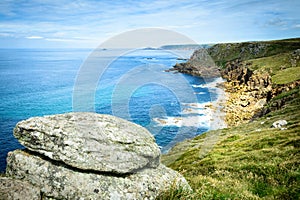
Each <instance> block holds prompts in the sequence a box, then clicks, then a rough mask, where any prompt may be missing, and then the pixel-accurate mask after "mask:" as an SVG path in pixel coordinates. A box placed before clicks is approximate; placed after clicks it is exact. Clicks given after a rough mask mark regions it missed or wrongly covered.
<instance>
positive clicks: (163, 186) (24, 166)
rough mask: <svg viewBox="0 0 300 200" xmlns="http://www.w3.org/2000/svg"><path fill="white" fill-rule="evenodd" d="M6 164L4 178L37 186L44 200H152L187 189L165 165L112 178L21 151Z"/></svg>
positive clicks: (9, 158) (182, 179) (109, 175)
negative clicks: (180, 188)
mask: <svg viewBox="0 0 300 200" xmlns="http://www.w3.org/2000/svg"><path fill="white" fill-rule="evenodd" d="M7 161H8V165H7V171H6V173H7V175H8V176H11V177H14V178H16V179H21V180H25V181H28V182H30V183H31V184H33V185H37V186H39V187H40V188H41V192H42V194H43V199H48V198H53V199H102V200H105V199H114V200H115V199H116V200H117V199H120V200H121V199H124V200H128V199H155V197H157V196H158V195H159V194H160V193H162V192H163V191H165V190H167V189H169V188H170V187H174V186H182V187H183V188H187V189H190V187H189V185H188V183H187V182H186V180H185V179H184V178H183V177H182V176H181V175H180V174H179V173H177V172H175V171H174V170H172V169H169V168H167V167H165V166H164V165H159V166H158V167H157V168H155V169H154V168H148V169H144V170H141V171H139V172H137V173H135V174H131V175H124V176H116V175H115V176H114V175H111V174H100V173H90V172H84V171H80V170H74V169H70V168H68V167H67V166H63V165H60V164H59V163H57V162H52V161H51V160H45V159H43V158H42V157H40V156H38V155H33V154H32V153H30V152H26V151H22V150H16V151H13V152H10V153H9V155H8V159H7Z"/></svg>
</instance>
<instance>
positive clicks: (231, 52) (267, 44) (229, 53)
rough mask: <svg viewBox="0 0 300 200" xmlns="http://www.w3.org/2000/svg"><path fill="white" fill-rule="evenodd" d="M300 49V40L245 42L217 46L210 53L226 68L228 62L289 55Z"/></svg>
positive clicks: (218, 63) (210, 49) (209, 50)
mask: <svg viewBox="0 0 300 200" xmlns="http://www.w3.org/2000/svg"><path fill="white" fill-rule="evenodd" d="M296 49H300V38H294V39H286V40H279V41H278V40H274V41H264V42H243V43H223V44H216V45H214V46H213V47H211V48H209V49H208V53H209V54H210V56H211V57H212V59H213V60H214V61H215V62H216V63H217V65H220V66H225V63H226V62H227V61H231V60H235V59H237V58H239V59H241V60H249V59H256V58H262V57H268V56H273V55H277V54H279V53H287V52H290V51H292V50H296Z"/></svg>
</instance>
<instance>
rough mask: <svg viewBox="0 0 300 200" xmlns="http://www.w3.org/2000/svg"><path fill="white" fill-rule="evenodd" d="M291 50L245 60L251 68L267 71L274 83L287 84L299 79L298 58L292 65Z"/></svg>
mask: <svg viewBox="0 0 300 200" xmlns="http://www.w3.org/2000/svg"><path fill="white" fill-rule="evenodd" d="M291 58H292V56H291V52H289V53H280V54H277V55H274V56H269V57H263V58H257V59H251V60H247V61H246V62H249V63H251V65H250V68H251V69H252V70H258V69H259V70H260V71H266V72H268V73H269V74H270V75H271V77H272V82H273V83H275V84H287V83H290V82H293V81H296V80H300V60H297V62H296V63H294V65H293V64H292V63H291Z"/></svg>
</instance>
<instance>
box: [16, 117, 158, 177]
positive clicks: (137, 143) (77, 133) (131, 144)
mask: <svg viewBox="0 0 300 200" xmlns="http://www.w3.org/2000/svg"><path fill="white" fill-rule="evenodd" d="M14 136H15V137H16V138H17V139H18V140H19V142H20V143H21V144H22V145H24V146H25V147H26V148H27V149H29V150H31V151H34V152H38V153H40V154H42V155H44V156H46V157H48V158H50V159H53V160H56V161H61V162H63V163H65V164H67V165H70V166H72V167H75V168H78V169H83V170H92V171H99V172H110V173H116V174H126V173H135V172H136V171H138V170H141V169H143V168H145V167H157V166H158V165H159V159H160V150H159V147H158V146H157V144H156V143H155V139H154V137H153V136H152V135H151V133H149V132H148V131H147V130H146V129H145V128H143V127H141V126H139V125H137V124H134V123H131V122H128V121H126V120H123V119H120V118H117V117H114V116H110V115H101V114H96V113H84V112H82V113H80V112H78V113H66V114H58V115H50V116H45V117H33V118H30V119H28V120H25V121H21V122H19V123H18V124H17V125H16V127H15V129H14Z"/></svg>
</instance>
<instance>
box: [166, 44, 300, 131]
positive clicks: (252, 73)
mask: <svg viewBox="0 0 300 200" xmlns="http://www.w3.org/2000/svg"><path fill="white" fill-rule="evenodd" d="M274 58H278V59H280V62H274ZM275 61H276V59H275ZM299 63H300V43H299V41H298V40H297V39H287V40H279V41H265V42H264V41H263V42H244V43H225V44H216V45H214V46H212V47H210V48H208V49H204V48H202V49H198V50H196V51H195V52H194V53H193V55H192V56H191V58H190V59H189V60H188V61H187V62H185V63H177V64H176V65H175V66H174V67H173V68H171V69H170V70H168V71H178V72H180V73H186V74H190V75H194V76H201V77H203V78H204V79H210V78H216V77H220V76H221V77H222V78H224V79H225V80H226V82H225V83H224V84H223V85H220V87H221V88H224V90H225V92H226V94H227V102H226V104H225V105H223V107H224V111H225V113H226V117H225V122H226V124H227V125H228V126H229V127H230V126H236V125H239V124H242V123H245V122H249V121H251V120H253V119H254V118H256V117H259V116H262V115H265V114H267V113H268V112H270V110H274V109H279V108H280V107H282V106H283V105H284V102H285V99H280V100H279V101H276V102H272V105H269V106H268V108H266V107H264V106H265V105H267V104H268V103H269V102H270V100H271V99H272V98H273V97H275V96H277V95H279V94H280V93H282V92H286V91H289V90H292V89H293V88H295V87H297V86H298V85H299V82H300V81H299V78H300V77H299V76H300V75H299V71H297V70H300V68H299V65H300V64H299ZM280 71H283V72H282V73H279V72H280ZM290 71H292V72H290ZM293 72H295V73H296V74H298V75H293V74H292V75H291V74H290V73H293ZM278 79H279V81H278ZM281 79H286V80H284V81H283V82H282V80H281ZM289 98H292V97H289Z"/></svg>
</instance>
